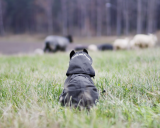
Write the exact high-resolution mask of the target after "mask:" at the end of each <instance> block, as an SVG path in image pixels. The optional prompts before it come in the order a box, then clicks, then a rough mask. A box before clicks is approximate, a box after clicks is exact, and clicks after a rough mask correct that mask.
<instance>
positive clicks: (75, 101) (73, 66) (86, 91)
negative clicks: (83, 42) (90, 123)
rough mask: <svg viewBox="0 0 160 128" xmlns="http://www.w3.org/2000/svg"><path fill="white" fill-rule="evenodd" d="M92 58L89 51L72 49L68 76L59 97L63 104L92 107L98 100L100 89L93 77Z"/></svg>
mask: <svg viewBox="0 0 160 128" xmlns="http://www.w3.org/2000/svg"><path fill="white" fill-rule="evenodd" d="M91 65H92V58H91V57H90V56H89V55H88V51H87V50H86V49H83V51H80V52H76V53H75V51H73V50H72V51H71V53H70V62H69V68H68V71H67V73H66V75H67V76H68V77H67V79H66V81H65V83H64V90H63V92H62V94H61V95H60V97H59V100H60V102H61V104H62V105H63V106H65V105H66V106H73V107H75V108H77V107H80V108H81V107H82V108H87V109H90V107H92V106H93V105H95V104H96V100H98V95H99V94H98V91H97V89H96V87H95V86H94V83H93V81H92V79H91V77H94V76H95V71H94V69H93V68H92V66H91Z"/></svg>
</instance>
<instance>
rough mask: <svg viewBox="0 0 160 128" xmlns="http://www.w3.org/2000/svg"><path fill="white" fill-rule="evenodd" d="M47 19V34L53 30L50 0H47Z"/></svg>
mask: <svg viewBox="0 0 160 128" xmlns="http://www.w3.org/2000/svg"><path fill="white" fill-rule="evenodd" d="M46 2H47V8H46V11H47V21H48V34H51V33H52V32H53V17H52V0H47V1H46Z"/></svg>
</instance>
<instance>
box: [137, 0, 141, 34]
mask: <svg viewBox="0 0 160 128" xmlns="http://www.w3.org/2000/svg"><path fill="white" fill-rule="evenodd" d="M137 13H138V14H137V33H138V34H139V33H142V0H138V2H137Z"/></svg>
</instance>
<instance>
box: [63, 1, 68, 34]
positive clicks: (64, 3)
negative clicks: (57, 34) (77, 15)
mask: <svg viewBox="0 0 160 128" xmlns="http://www.w3.org/2000/svg"><path fill="white" fill-rule="evenodd" d="M62 17H63V18H62V22H63V35H67V33H68V29H67V0H62Z"/></svg>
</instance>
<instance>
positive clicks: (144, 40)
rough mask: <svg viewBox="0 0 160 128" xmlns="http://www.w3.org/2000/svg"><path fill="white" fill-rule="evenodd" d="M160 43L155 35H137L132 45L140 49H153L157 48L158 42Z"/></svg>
mask: <svg viewBox="0 0 160 128" xmlns="http://www.w3.org/2000/svg"><path fill="white" fill-rule="evenodd" d="M157 41H158V39H157V37H156V36H155V35H153V34H149V35H144V34H138V35H135V36H134V38H133V39H132V41H131V42H132V44H133V45H135V46H136V47H138V48H149V47H150V48H152V47H154V46H155V44H156V42H157Z"/></svg>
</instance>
